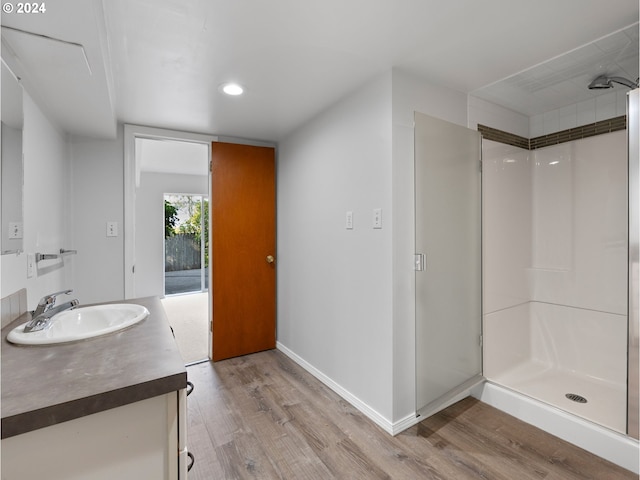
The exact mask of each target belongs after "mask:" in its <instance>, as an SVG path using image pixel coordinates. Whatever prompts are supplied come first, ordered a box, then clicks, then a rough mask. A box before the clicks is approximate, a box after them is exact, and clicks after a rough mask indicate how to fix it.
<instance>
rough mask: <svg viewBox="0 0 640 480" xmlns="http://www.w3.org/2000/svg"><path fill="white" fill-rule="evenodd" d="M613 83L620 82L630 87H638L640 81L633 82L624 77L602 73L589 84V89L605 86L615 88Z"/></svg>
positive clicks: (598, 88)
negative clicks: (608, 75)
mask: <svg viewBox="0 0 640 480" xmlns="http://www.w3.org/2000/svg"><path fill="white" fill-rule="evenodd" d="M613 83H619V84H620V85H624V86H625V87H629V88H638V81H637V80H636V81H635V82H632V81H631V80H627V79H626V78H623V77H607V76H606V75H600V76H598V77H596V78H594V79H593V81H592V82H591V83H590V84H589V90H600V89H604V88H613Z"/></svg>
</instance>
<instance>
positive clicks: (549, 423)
mask: <svg viewBox="0 0 640 480" xmlns="http://www.w3.org/2000/svg"><path fill="white" fill-rule="evenodd" d="M473 396H474V397H476V398H478V399H479V400H481V401H482V402H484V403H487V404H489V405H491V406H492V407H495V408H497V409H499V410H502V411H503V412H506V413H508V414H509V415H513V416H514V417H516V418H518V419H520V420H522V421H523V422H526V423H529V424H531V425H534V426H536V427H538V428H540V429H541V430H544V431H546V432H549V433H550V434H552V435H554V436H556V437H559V438H561V439H563V440H566V441H567V442H569V443H572V444H574V445H577V446H578V447H580V448H583V449H584V450H587V451H588V452H591V453H593V454H594V455H598V456H599V457H602V458H604V459H606V460H609V461H610V462H612V463H615V464H616V465H620V466H621V467H623V468H626V469H627V470H630V471H632V472H634V473H640V465H639V459H640V448H639V443H638V441H637V440H635V439H632V438H630V437H627V436H626V435H622V434H620V433H616V432H614V431H613V430H609V429H607V428H604V427H601V426H599V425H597V424H595V423H592V422H589V421H587V420H583V419H581V418H580V417H577V416H575V415H571V414H569V413H566V412H564V411H562V410H560V409H558V408H555V407H552V406H549V405H547V404H545V403H542V402H539V401H537V400H534V399H532V398H529V397H527V396H524V395H521V394H519V393H516V392H513V391H511V390H509V389H507V388H504V387H501V386H499V385H496V384H493V383H491V382H486V383H484V384H482V385H481V386H479V387H478V388H476V389H475V390H474V392H473Z"/></svg>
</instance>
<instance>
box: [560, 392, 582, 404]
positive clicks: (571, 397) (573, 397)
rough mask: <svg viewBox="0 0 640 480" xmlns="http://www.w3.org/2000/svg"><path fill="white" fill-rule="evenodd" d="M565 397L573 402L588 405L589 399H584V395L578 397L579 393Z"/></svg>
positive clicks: (568, 394)
mask: <svg viewBox="0 0 640 480" xmlns="http://www.w3.org/2000/svg"><path fill="white" fill-rule="evenodd" d="M565 397H567V398H568V399H569V400H571V401H573V402H578V403H587V399H586V398H584V397H583V396H582V395H578V394H577V393H567V394H566V395H565Z"/></svg>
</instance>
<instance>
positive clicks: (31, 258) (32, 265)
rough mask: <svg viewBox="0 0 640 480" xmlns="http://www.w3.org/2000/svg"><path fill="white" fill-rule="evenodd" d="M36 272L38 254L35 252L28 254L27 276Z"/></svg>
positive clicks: (29, 276)
mask: <svg viewBox="0 0 640 480" xmlns="http://www.w3.org/2000/svg"><path fill="white" fill-rule="evenodd" d="M35 274H36V256H35V254H33V253H28V254H27V278H31V277H33V276H34V275H35Z"/></svg>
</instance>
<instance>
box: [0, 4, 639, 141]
mask: <svg viewBox="0 0 640 480" xmlns="http://www.w3.org/2000/svg"><path fill="white" fill-rule="evenodd" d="M46 8H47V11H46V13H40V14H30V15H19V14H15V13H14V14H3V15H2V23H3V26H6V27H11V28H12V29H9V28H3V29H2V38H3V44H2V48H3V58H5V60H6V61H7V63H8V64H9V66H10V67H11V68H12V70H13V71H14V72H15V73H16V75H18V76H19V77H21V79H22V82H23V84H24V86H25V88H26V89H27V90H28V92H29V94H30V95H31V96H32V97H33V98H34V100H35V101H36V102H37V103H38V104H39V105H41V107H42V109H43V110H44V111H45V113H47V115H48V116H50V117H51V118H52V119H54V120H55V121H56V122H57V123H59V125H60V126H61V128H62V129H64V130H65V131H67V132H69V133H73V134H78V135H85V136H91V137H106V138H109V137H114V136H115V135H116V131H117V130H116V125H117V122H124V123H131V124H137V125H146V126H153V127H160V128H169V129H175V130H184V131H190V132H196V133H208V134H216V135H228V136H237V137H244V138H251V139H256V140H266V141H279V140H281V139H282V138H284V137H285V136H286V135H288V134H289V133H291V132H292V131H293V130H294V129H295V128H296V127H297V126H299V125H300V124H302V123H304V122H305V121H307V120H309V119H310V118H312V117H313V116H314V115H316V114H318V113H319V112H320V111H322V110H323V109H325V108H327V107H328V106H329V105H330V104H332V103H334V102H336V101H337V100H338V99H339V98H341V97H342V96H344V95H346V94H348V93H349V92H352V91H353V90H355V89H356V88H358V87H359V86H360V85H362V84H363V83H364V82H366V81H367V80H369V79H370V78H372V77H373V76H375V75H377V74H381V73H382V72H384V71H388V70H389V69H390V68H398V69H402V70H404V71H407V72H409V73H412V74H415V75H418V76H420V77H422V78H424V79H425V81H427V82H429V83H432V84H434V85H441V86H446V87H448V88H451V89H454V90H457V91H460V92H464V93H471V92H473V94H474V95H478V96H483V95H485V96H486V97H487V98H491V99H492V101H494V102H496V103H501V104H503V105H506V106H507V107H508V108H512V109H514V110H516V111H521V112H523V113H526V114H528V115H531V114H535V113H538V111H539V110H540V109H548V106H549V105H552V106H553V108H558V107H560V106H562V105H561V103H562V102H569V103H571V102H573V101H574V100H575V99H577V98H586V97H585V96H586V95H595V94H596V93H594V92H590V91H586V92H585V90H586V84H587V83H588V82H589V81H590V80H591V78H592V77H595V76H596V74H598V73H601V72H606V73H608V74H618V72H623V75H621V76H628V77H632V76H633V77H634V78H633V80H635V78H636V77H637V70H638V51H637V48H638V34H637V22H638V1H637V0H607V2H603V1H601V0H598V1H595V0H562V1H561V2H559V1H558V0H536V1H532V0H530V1H527V2H524V1H514V0H483V1H482V2H479V1H477V0H456V1H450V2H442V1H436V0H341V1H338V0H323V1H322V2H319V1H318V2H311V1H305V2H301V1H299V0H269V1H266V0H262V1H260V0H233V1H229V0H226V1H222V0H190V1H185V0H55V2H47V3H46ZM634 24H635V27H634V29H631V30H626V27H629V26H630V25H634ZM15 29H19V30H23V31H27V32H30V33H24V32H21V31H18V30H15ZM621 30H622V32H620V31H621ZM615 32H617V33H616V34H615V35H614V36H612V37H607V36H609V35H611V34H613V33H615ZM32 33H36V34H38V35H33V34H32ZM604 37H607V38H604ZM594 42H595V43H594ZM634 48H635V50H634ZM567 52H569V53H567ZM565 54H567V55H565ZM577 56H580V57H581V58H583V60H584V63H580V62H578V63H580V65H579V66H577V64H576V62H577V60H576V57H577ZM532 66H534V67H535V68H531V67H532ZM227 81H237V82H239V83H241V84H243V85H244V86H245V89H246V92H245V94H244V95H242V96H241V97H228V96H225V95H224V94H222V93H221V92H220V91H219V86H220V85H221V84H222V83H224V82H227ZM569 99H571V100H569Z"/></svg>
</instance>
